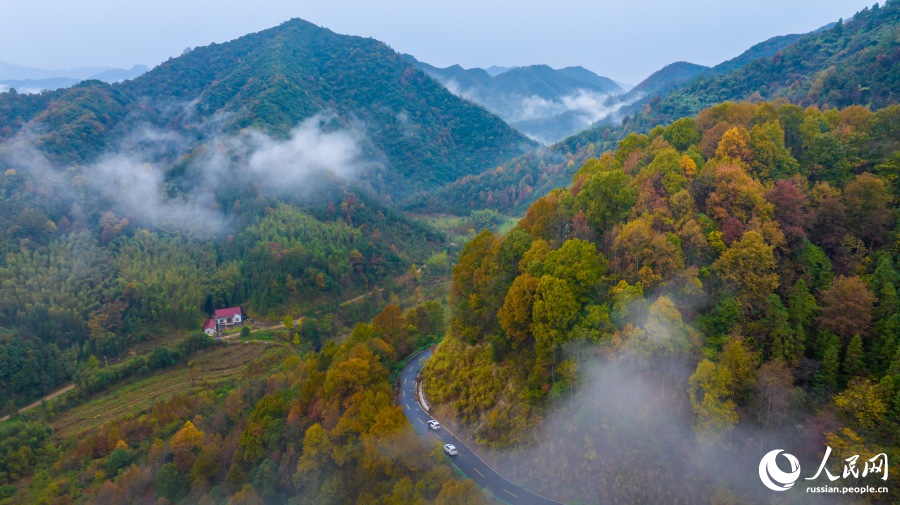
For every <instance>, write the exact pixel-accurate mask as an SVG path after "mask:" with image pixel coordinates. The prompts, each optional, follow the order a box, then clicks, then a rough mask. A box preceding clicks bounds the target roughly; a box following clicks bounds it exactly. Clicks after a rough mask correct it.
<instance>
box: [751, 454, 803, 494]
mask: <svg viewBox="0 0 900 505" xmlns="http://www.w3.org/2000/svg"><path fill="white" fill-rule="evenodd" d="M782 452H784V451H782V450H781V449H775V450H774V451H770V452H769V453H768V454H766V455H765V456H763V459H762V461H760V462H759V479H760V480H761V481H762V483H763V484H765V485H766V487H767V488H769V489H771V490H772V491H787V490H788V489H790V488H791V486H793V485H794V482H797V479H799V478H800V462H799V461H797V458H795V457H794V456H793V455H791V454H788V453H786V452H785V453H784V457H785V458H787V460H788V461H789V462H790V463H791V471H790V472H782V471H781V469H780V468H778V464H777V463H775V458H777V457H778V455H779V454H781V453H782Z"/></svg>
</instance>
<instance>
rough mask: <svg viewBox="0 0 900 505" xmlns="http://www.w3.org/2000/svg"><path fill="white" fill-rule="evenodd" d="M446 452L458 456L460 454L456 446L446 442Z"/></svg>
mask: <svg viewBox="0 0 900 505" xmlns="http://www.w3.org/2000/svg"><path fill="white" fill-rule="evenodd" d="M444 452H446V453H447V454H449V455H450V456H456V455H457V454H459V452H457V450H456V446H455V445H453V444H444Z"/></svg>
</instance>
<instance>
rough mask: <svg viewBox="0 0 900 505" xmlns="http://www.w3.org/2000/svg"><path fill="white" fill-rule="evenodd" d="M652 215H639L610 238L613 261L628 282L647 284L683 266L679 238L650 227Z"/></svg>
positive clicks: (657, 280) (659, 280)
mask: <svg viewBox="0 0 900 505" xmlns="http://www.w3.org/2000/svg"><path fill="white" fill-rule="evenodd" d="M653 222H654V218H653V217H651V216H642V217H639V218H637V219H635V220H632V221H629V222H628V223H626V224H625V225H624V226H622V227H621V228H620V229H619V232H618V233H617V234H616V237H615V240H614V241H613V247H612V256H613V258H614V264H615V265H616V266H617V267H618V269H617V270H618V271H619V272H621V273H622V274H623V275H625V276H626V278H627V279H628V280H630V281H632V282H637V281H641V282H643V283H644V285H645V286H647V287H650V286H653V285H656V284H659V283H660V282H662V281H664V280H665V279H668V278H669V277H671V276H672V275H673V274H674V273H675V271H676V270H678V269H680V268H683V267H684V258H683V256H682V254H681V247H680V245H681V244H680V240H679V239H678V238H677V236H676V235H674V234H666V233H661V232H659V231H657V230H656V229H654V227H653Z"/></svg>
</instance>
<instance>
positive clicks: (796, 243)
mask: <svg viewBox="0 0 900 505" xmlns="http://www.w3.org/2000/svg"><path fill="white" fill-rule="evenodd" d="M766 199H767V200H768V201H769V202H771V203H772V206H773V207H774V214H775V221H777V222H778V224H779V225H780V226H781V231H782V232H783V233H784V238H785V239H786V240H787V242H788V245H789V246H790V248H791V249H795V250H796V249H798V248H799V247H800V246H802V245H803V243H804V242H805V241H806V225H807V215H806V211H805V207H806V204H807V202H806V195H804V194H803V192H802V191H801V190H800V188H798V187H797V185H796V183H795V182H794V181H791V180H779V181H776V182H775V186H774V187H773V188H772V189H770V190H769V191H767V192H766Z"/></svg>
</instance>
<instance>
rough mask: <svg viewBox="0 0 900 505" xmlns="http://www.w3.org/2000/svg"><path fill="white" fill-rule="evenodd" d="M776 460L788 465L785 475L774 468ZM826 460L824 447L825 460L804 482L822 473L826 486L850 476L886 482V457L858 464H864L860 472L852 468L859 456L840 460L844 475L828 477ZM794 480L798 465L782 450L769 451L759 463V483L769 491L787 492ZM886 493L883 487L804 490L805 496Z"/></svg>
mask: <svg viewBox="0 0 900 505" xmlns="http://www.w3.org/2000/svg"><path fill="white" fill-rule="evenodd" d="M778 456H781V457H783V458H784V459H786V460H787V462H788V464H789V465H790V471H788V472H785V471H784V470H782V469H781V468H780V467H779V466H778V462H777V459H778ZM829 456H831V447H826V451H825V457H824V458H822V464H820V465H819V470H818V471H817V472H816V474H815V475H813V476H812V477H807V478H806V479H805V480H816V479H818V478H819V475H821V474H822V472H825V476H826V477H828V480H829V481H830V482H834V481H836V480H838V479H840V478H844V479H846V478H847V477H851V476H852V477H853V478H858V477H860V474H862V476H863V477H866V476H868V475H869V474H873V475H874V474H879V475H880V476H881V478H882V479H883V480H885V481H886V480H887V479H888V459H887V454H885V453H881V454H876V455H875V456H874V457H872V458H871V459H869V460H863V461H860V462H859V463H860V464H862V463H865V466H864V467H863V468H862V469H860V468H858V467H857V466H856V465H857V460H858V459H859V455H856V456H851V457H849V458H847V459H845V460H844V471H843V472H842V473H841V474H840V475H832V474H831V472H830V471H829V470H828V468H826V464H827V463H828V457H829ZM860 470H861V471H860ZM798 479H800V462H799V461H798V460H797V458H796V457H794V456H793V455H792V454H788V453H786V452H784V450H782V449H775V450H774V451H769V452H768V453H767V454H766V455H765V456H763V458H762V460H760V462H759V480H761V481H762V483H763V485H765V486H766V487H767V488H769V489H771V490H772V491H787V490H788V489H790V488H791V487H793V485H794V483H795V482H797V480H798ZM887 491H888V490H887V488H886V487H872V486H863V487H832V486H820V487H808V488H807V489H806V492H808V493H886V492H887Z"/></svg>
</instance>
